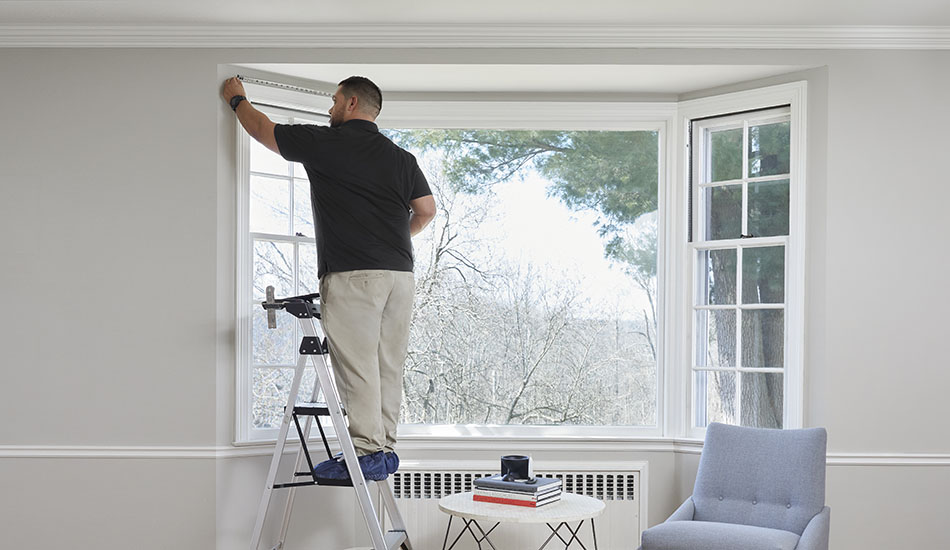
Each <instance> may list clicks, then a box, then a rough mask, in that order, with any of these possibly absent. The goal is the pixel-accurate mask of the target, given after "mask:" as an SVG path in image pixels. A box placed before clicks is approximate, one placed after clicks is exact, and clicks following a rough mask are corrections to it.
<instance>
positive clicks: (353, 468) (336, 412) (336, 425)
mask: <svg viewBox="0 0 950 550" xmlns="http://www.w3.org/2000/svg"><path fill="white" fill-rule="evenodd" d="M300 324H301V326H302V327H303V330H304V334H305V335H306V336H317V329H316V327H315V325H314V322H313V319H312V318H307V319H300ZM310 357H311V359H312V363H313V367H314V369H315V370H316V371H317V379H318V380H319V381H320V387H322V388H325V389H324V392H323V396H324V398H326V402H327V410H328V411H329V412H330V421H331V422H332V424H333V430H334V432H335V433H336V436H337V440H338V441H339V442H340V448H341V450H342V451H343V458H344V460H345V461H346V468H347V470H348V471H349V473H350V480H351V481H352V483H353V489H354V490H355V491H356V498H357V500H358V501H359V504H360V510H361V511H362V513H363V519H364V521H365V522H366V527H367V529H368V530H369V534H370V538H372V539H373V548H374V549H375V550H388V548H387V541H386V537H385V535H384V534H383V530H382V527H381V526H380V525H379V519H378V518H377V516H376V509H375V507H374V506H373V501H372V498H371V497H370V494H369V488H368V487H367V485H366V479H364V478H363V471H362V470H361V469H360V464H359V459H358V458H357V456H356V449H355V448H354V447H353V440H352V439H351V438H350V431H349V429H347V426H346V419H345V417H344V416H343V409H342V407H341V406H340V398H339V393H338V392H337V390H336V385H335V384H334V382H333V380H332V379H331V377H330V364H329V362H328V361H327V355H326V354H320V356H319V357H320V361H319V362H318V361H317V356H314V355H311V356H310ZM326 388H329V389H331V390H332V391H329V392H328V391H326Z"/></svg>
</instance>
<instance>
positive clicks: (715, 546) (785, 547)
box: [641, 521, 799, 550]
mask: <svg viewBox="0 0 950 550" xmlns="http://www.w3.org/2000/svg"><path fill="white" fill-rule="evenodd" d="M798 538H799V537H798V535H796V534H795V533H791V532H789V531H782V530H779V529H769V528H767V527H754V526H751V525H736V524H733V523H717V522H712V521H668V522H666V523H661V524H659V525H657V526H656V527H651V528H650V529H647V530H646V531H644V532H643V537H642V539H641V540H642V546H641V548H642V549H643V550H795V547H796V546H798Z"/></svg>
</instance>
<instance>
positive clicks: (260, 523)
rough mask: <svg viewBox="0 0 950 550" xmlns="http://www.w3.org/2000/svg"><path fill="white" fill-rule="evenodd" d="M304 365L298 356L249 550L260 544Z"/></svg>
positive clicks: (304, 356)
mask: <svg viewBox="0 0 950 550" xmlns="http://www.w3.org/2000/svg"><path fill="white" fill-rule="evenodd" d="M306 364H307V356H306V355H300V356H299V357H298V358H297V366H296V368H295V369H294V380H293V382H292V383H291V385H290V393H288V395H287V406H286V407H284V416H283V419H282V420H281V422H280V431H279V432H278V434H277V443H276V445H275V446H274V455H273V456H272V457H271V462H270V469H269V470H268V472H267V481H266V482H265V484H264V494H263V496H261V504H260V507H259V508H258V510H257V520H256V521H255V522H254V531H253V534H252V535H251V550H258V548H259V546H260V543H261V535H262V533H263V530H264V520H265V519H266V517H267V509H268V507H270V500H271V496H272V495H273V492H274V482H275V481H276V480H277V470H278V469H279V468H280V458H281V456H282V455H283V453H284V445H285V444H286V443H287V432H288V431H289V430H290V423H291V421H292V417H293V412H294V405H295V404H296V402H297V392H299V391H300V381H301V380H302V379H303V371H304V367H306ZM298 454H299V451H298Z"/></svg>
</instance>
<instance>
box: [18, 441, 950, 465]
mask: <svg viewBox="0 0 950 550" xmlns="http://www.w3.org/2000/svg"><path fill="white" fill-rule="evenodd" d="M473 439H474V440H473ZM512 445H518V449H519V450H521V451H525V452H533V451H541V450H544V451H552V450H557V449H566V450H570V451H571V452H579V451H586V452H598V453H604V452H608V451H613V452H623V453H634V452H672V453H677V454H690V455H699V454H701V452H702V448H703V443H702V441H699V440H693V439H668V438H642V439H636V440H622V441H600V442H597V441H586V442H584V441H568V440H561V441H541V440H539V441H536V442H526V441H524V440H523V439H518V440H501V439H500V440H498V441H492V442H486V441H485V439H482V438H460V439H450V438H437V439H436V440H433V441H426V442H424V441H401V442H400V448H402V449H403V450H413V451H417V450H421V451H437V450H450V451H465V450H469V449H477V450H480V451H484V450H485V449H486V447H488V448H493V447H497V448H498V449H510V448H512ZM273 448H274V446H273V443H269V444H268V443H263V444H255V445H244V446H231V445H223V446H207V447H203V446H195V447H178V446H164V447H163V446H95V445H87V446H79V445H77V446H62V445H0V459H51V458H58V459H151V460H168V459H203V460H209V459H210V460H220V459H234V458H245V457H263V456H271V454H272V453H273ZM296 451H297V446H296V445H293V444H288V445H287V447H286V448H285V451H284V452H285V453H293V452H296ZM499 452H501V451H499ZM827 461H828V462H827V463H828V466H901V467H922V466H923V467H947V466H950V453H828V458H827Z"/></svg>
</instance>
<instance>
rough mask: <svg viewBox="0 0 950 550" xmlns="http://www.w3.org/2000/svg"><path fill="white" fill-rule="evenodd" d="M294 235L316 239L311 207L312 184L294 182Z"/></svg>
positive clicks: (299, 181) (298, 180)
mask: <svg viewBox="0 0 950 550" xmlns="http://www.w3.org/2000/svg"><path fill="white" fill-rule="evenodd" d="M294 234H295V235H299V234H303V235H305V236H307V237H314V236H316V233H314V231H313V209H312V208H311V206H310V182H309V181H308V180H301V179H297V180H294Z"/></svg>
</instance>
